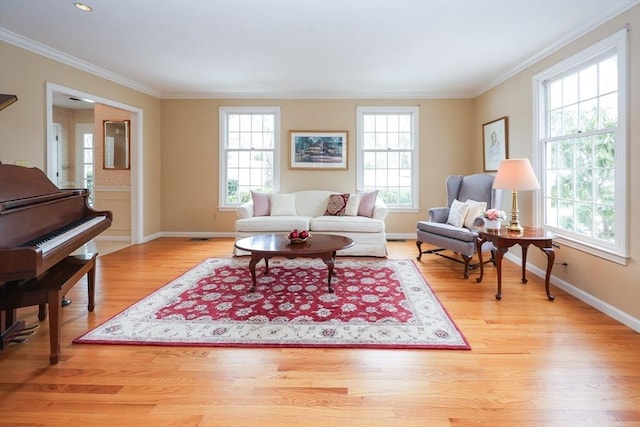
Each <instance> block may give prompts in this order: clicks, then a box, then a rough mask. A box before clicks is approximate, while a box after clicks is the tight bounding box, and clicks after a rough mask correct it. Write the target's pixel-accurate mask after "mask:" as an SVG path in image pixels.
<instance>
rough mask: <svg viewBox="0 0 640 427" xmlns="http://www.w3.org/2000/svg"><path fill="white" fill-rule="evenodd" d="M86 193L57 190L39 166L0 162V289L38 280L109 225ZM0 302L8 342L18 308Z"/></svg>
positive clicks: (108, 215)
mask: <svg viewBox="0 0 640 427" xmlns="http://www.w3.org/2000/svg"><path fill="white" fill-rule="evenodd" d="M88 196H89V193H88V191H87V190H86V189H72V190H61V189H59V188H58V187H56V185H55V184H53V183H52V182H51V181H50V180H49V179H48V178H47V176H46V175H45V174H44V172H42V171H41V170H39V169H36V168H24V167H20V166H14V165H6V164H2V163H0V287H6V286H11V288H12V289H13V290H15V289H20V286H21V285H22V284H24V283H27V282H28V281H29V280H31V279H39V278H42V277H43V276H44V275H46V274H47V272H48V271H49V270H50V269H52V268H53V267H55V266H56V265H58V264H59V263H61V262H62V261H65V262H68V261H66V260H68V258H69V257H70V255H71V254H72V253H73V252H74V251H75V250H76V249H78V248H80V247H81V246H82V245H84V244H85V243H87V242H88V241H89V240H91V239H93V238H94V237H96V236H97V235H99V234H100V233H102V232H103V231H104V230H106V229H107V228H109V227H110V226H111V222H112V220H113V216H112V213H111V212H110V211H98V210H94V209H93V208H91V207H90V206H89V205H88V203H87V201H88ZM44 282H45V281H41V282H40V283H44ZM49 282H50V281H49ZM30 283H31V284H33V283H36V284H37V283H39V282H38V280H35V282H34V281H33V280H32V281H31V282H30ZM48 286H52V284H51V283H48ZM60 286H62V284H60ZM52 287H55V284H53V286H52ZM25 292H31V291H28V290H25ZM0 298H2V293H0ZM0 306H1V307H2V311H4V312H5V315H4V316H3V318H2V316H0V332H1V333H2V334H3V340H6V339H7V336H4V335H6V334H5V332H6V331H7V330H9V329H10V328H11V327H12V324H13V323H14V322H15V316H14V314H15V308H17V306H16V307H12V306H11V305H10V304H9V305H7V304H5V303H0ZM3 320H4V322H3ZM40 320H43V319H40ZM13 329H16V328H15V327H14V328H13ZM18 329H19V328H18ZM12 333H13V332H12ZM3 342H4V341H3ZM0 348H2V346H0Z"/></svg>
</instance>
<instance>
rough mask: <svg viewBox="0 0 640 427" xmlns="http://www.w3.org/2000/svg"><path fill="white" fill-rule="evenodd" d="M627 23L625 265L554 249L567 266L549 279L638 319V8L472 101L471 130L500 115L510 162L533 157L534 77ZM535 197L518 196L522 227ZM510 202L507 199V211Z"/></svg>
mask: <svg viewBox="0 0 640 427" xmlns="http://www.w3.org/2000/svg"><path fill="white" fill-rule="evenodd" d="M626 23H629V24H630V31H629V33H628V36H629V37H628V52H629V67H630V79H629V106H628V109H629V110H628V111H629V120H628V123H629V135H628V141H627V144H628V156H627V167H628V178H627V201H628V220H629V234H628V237H627V238H628V242H629V254H630V259H629V262H628V264H627V265H626V266H623V265H619V264H616V263H614V262H611V261H607V260H604V259H602V258H599V257H596V256H593V255H589V254H587V253H584V252H581V251H578V250H575V249H572V248H570V247H569V246H566V245H562V246H561V247H560V248H559V249H556V261H557V262H567V263H568V264H569V265H568V267H567V268H566V269H564V268H562V267H559V266H556V268H554V270H553V274H554V275H555V276H557V277H558V278H559V279H560V280H562V281H565V282H567V283H569V284H571V285H572V286H575V287H576V288H577V289H578V290H579V291H583V292H586V293H587V294H589V295H591V296H593V297H595V298H597V299H599V300H601V301H602V302H604V303H605V304H608V305H610V306H613V307H614V309H615V310H620V311H622V312H624V313H626V314H627V315H629V316H632V317H633V318H635V319H640V279H639V277H640V264H639V262H638V259H639V257H640V223H639V221H638V218H639V217H640V197H638V196H639V195H640V168H638V167H637V165H638V164H640V120H639V116H638V111H639V110H640V6H635V7H634V8H632V9H630V10H629V11H627V12H626V13H624V14H622V15H620V16H618V17H616V18H615V19H613V20H611V21H609V22H608V23H606V24H605V25H602V26H600V27H599V28H597V29H596V30H594V31H592V32H590V33H589V34H588V35H586V36H584V37H582V38H580V39H579V40H577V41H576V42H574V43H571V44H570V45H568V46H566V47H564V48H563V49H561V50H560V51H558V52H556V53H554V54H553V55H551V56H549V57H547V58H545V59H543V60H542V61H539V62H538V63H536V64H535V65H533V66H532V67H530V68H528V69H527V70H525V71H523V72H521V73H519V74H518V75H516V76H514V77H513V78H511V79H509V80H508V81H506V82H504V83H503V84H501V85H499V86H497V87H495V88H493V89H491V90H490V91H488V92H487V93H484V94H483V95H481V96H479V97H478V98H477V99H476V123H475V128H476V129H480V128H481V125H482V123H486V122H488V121H491V120H494V119H496V118H498V117H501V116H509V157H511V158H517V157H528V158H531V157H532V151H533V146H532V135H533V123H532V122H533V108H532V106H533V98H532V96H533V94H532V77H533V76H534V75H535V74H537V73H539V72H541V71H543V70H544V69H546V68H548V67H550V66H552V65H554V64H556V63H558V62H560V61H562V60H563V59H565V58H567V57H569V56H571V55H573V54H575V53H577V52H579V51H581V50H582V49H585V48H587V47H589V46H591V45H592V44H594V43H596V42H598V41H600V40H602V39H604V38H606V37H608V36H610V35H611V34H613V33H616V32H618V31H620V30H621V29H623V27H624V25H625V24H626ZM481 141H482V134H481V132H480V131H478V132H477V135H476V144H475V145H476V146H480V142H481ZM474 168H475V169H480V168H482V161H481V159H477V160H476V162H475V163H474ZM532 197H533V194H531V193H529V194H527V193H526V192H525V193H520V194H519V195H518V202H519V209H520V211H521V219H522V221H521V222H522V223H524V224H531V223H532V221H533V208H532V203H533V202H532ZM510 200H511V197H506V198H505V209H510V206H509V205H508V204H509V202H510ZM529 254H530V256H528V261H529V262H531V263H533V264H534V265H535V266H537V267H538V268H541V269H544V268H545V267H546V257H544V256H543V255H542V254H540V253H539V251H529Z"/></svg>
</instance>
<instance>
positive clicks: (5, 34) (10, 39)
mask: <svg viewBox="0 0 640 427" xmlns="http://www.w3.org/2000/svg"><path fill="white" fill-rule="evenodd" d="M0 40H1V41H4V42H7V43H9V44H12V45H14V46H18V47H20V48H22V49H25V50H28V51H30V52H33V53H36V54H38V55H41V56H44V57H46V58H49V59H53V60H54V61H58V62H61V63H63V64H66V65H69V66H70V67H73V68H77V69H79V70H82V71H86V72H87V73H90V74H93V75H95V76H98V77H101V78H103V79H106V80H109V81H112V82H114V83H117V84H119V85H122V86H126V87H128V88H131V89H133V90H136V91H138V92H142V93H146V94H147V95H151V96H153V97H156V98H160V96H161V92H160V91H158V90H155V89H153V88H150V87H148V86H145V85H143V84H141V83H138V82H136V81H134V80H131V79H128V78H126V77H124V76H121V75H119V74H116V73H112V72H111V71H108V70H105V69H104V68H100V67H97V66H95V65H93V64H90V63H88V62H85V61H83V60H81V59H78V58H75V57H73V56H70V55H67V54H66V53H63V52H60V51H59V50H56V49H53V48H51V47H49V46H46V45H43V44H42V43H38V42H36V41H33V40H31V39H28V38H26V37H22V36H20V35H18V34H16V33H14V32H11V31H9V30H6V29H4V28H0Z"/></svg>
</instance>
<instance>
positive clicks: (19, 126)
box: [0, 41, 161, 236]
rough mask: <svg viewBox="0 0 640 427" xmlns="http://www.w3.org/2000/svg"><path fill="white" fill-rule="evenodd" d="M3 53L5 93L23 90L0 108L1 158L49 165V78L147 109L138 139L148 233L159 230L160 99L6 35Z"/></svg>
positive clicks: (0, 80) (0, 74)
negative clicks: (33, 49)
mask: <svg viewBox="0 0 640 427" xmlns="http://www.w3.org/2000/svg"><path fill="white" fill-rule="evenodd" d="M0 58H2V59H1V60H0V93H9V94H15V95H17V96H18V102H16V103H14V104H13V105H11V106H10V107H9V108H6V109H4V110H3V111H0V161H2V162H4V163H14V161H16V160H27V161H29V163H30V165H31V166H35V167H38V168H40V169H43V170H45V167H46V107H45V105H46V83H47V82H50V83H54V84H57V85H60V86H64V87H67V88H71V89H74V90H77V91H81V92H85V93H88V94H91V95H94V96H96V97H101V98H104V99H109V100H112V101H116V102H118V103H121V104H125V105H128V106H132V107H135V108H139V109H141V110H142V111H143V120H144V126H143V138H144V140H143V141H137V140H135V141H133V142H134V143H140V144H141V150H140V152H141V155H142V156H143V159H142V160H143V176H142V182H143V186H144V188H143V189H142V194H143V209H144V227H143V230H142V234H143V235H144V236H153V235H154V234H156V233H159V232H160V231H161V229H160V218H161V212H160V197H161V195H160V193H161V183H160V163H161V162H160V159H161V152H160V100H159V99H158V98H155V97H153V96H150V95H146V94H144V93H142V92H139V91H136V90H133V89H130V88H128V87H125V86H121V85H119V84H116V83H113V82H111V81H108V80H105V79H103V78H100V77H97V76H95V75H93V74H90V73H87V72H84V71H80V70H78V69H76V68H73V67H69V66H67V65H65V64H62V63H60V62H57V61H54V60H51V59H48V58H45V57H43V56H40V55H37V54H35V53H32V52H30V51H27V50H25V49H22V48H20V47H17V46H14V45H12V44H9V43H6V42H2V41H0ZM133 125H134V124H133V123H132V126H133ZM134 160H135V159H134Z"/></svg>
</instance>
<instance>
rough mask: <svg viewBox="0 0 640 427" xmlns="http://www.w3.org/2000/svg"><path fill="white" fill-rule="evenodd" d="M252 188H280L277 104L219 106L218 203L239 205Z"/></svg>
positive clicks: (226, 205)
mask: <svg viewBox="0 0 640 427" xmlns="http://www.w3.org/2000/svg"><path fill="white" fill-rule="evenodd" d="M252 190H253V191H259V192H265V193H269V192H276V191H279V190H280V108H279V107H220V192H219V194H220V201H219V206H220V207H221V208H224V207H229V208H232V207H236V206H238V205H241V204H242V203H244V202H247V201H249V200H250V199H251V191H252Z"/></svg>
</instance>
